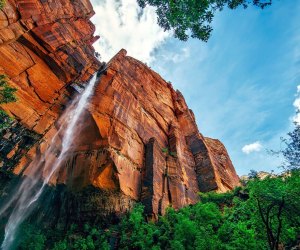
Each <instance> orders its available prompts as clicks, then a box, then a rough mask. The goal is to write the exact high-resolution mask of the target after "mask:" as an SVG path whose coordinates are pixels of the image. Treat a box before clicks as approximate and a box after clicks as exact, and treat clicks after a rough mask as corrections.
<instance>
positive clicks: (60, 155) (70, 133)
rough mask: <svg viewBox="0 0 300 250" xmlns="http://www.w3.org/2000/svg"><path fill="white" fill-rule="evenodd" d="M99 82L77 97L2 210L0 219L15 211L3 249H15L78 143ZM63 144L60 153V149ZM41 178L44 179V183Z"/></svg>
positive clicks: (11, 217)
mask: <svg viewBox="0 0 300 250" xmlns="http://www.w3.org/2000/svg"><path fill="white" fill-rule="evenodd" d="M96 80H97V76H96V74H95V75H94V76H93V78H92V79H91V80H90V82H89V84H88V86H87V87H86V89H85V90H84V91H83V93H82V94H81V95H80V96H77V98H75V99H74V101H73V102H72V103H71V104H70V106H69V107H68V108H67V109H66V111H65V112H64V113H63V115H62V118H61V120H63V122H62V124H61V126H60V128H59V129H58V131H57V133H56V135H55V136H54V137H53V139H52V140H51V142H50V143H49V146H48V148H47V150H46V151H45V153H44V154H43V155H42V156H41V157H39V158H38V159H36V160H35V161H33V162H32V163H31V165H30V166H29V168H28V169H29V170H28V171H27V175H28V176H27V177H26V178H24V179H23V181H22V183H21V184H20V186H19V188H18V189H17V191H16V192H15V194H14V195H13V197H12V198H11V199H10V200H9V201H8V202H6V204H5V205H4V206H3V207H2V208H1V209H0V216H2V215H3V213H4V212H6V211H7V210H8V209H13V210H12V212H11V214H10V217H9V219H8V222H7V224H6V227H5V235H4V240H3V243H2V246H1V249H3V250H8V249H11V248H13V247H12V245H13V242H14V240H15V237H16V233H17V229H18V227H19V226H20V224H21V223H22V222H23V221H24V220H25V219H26V218H27V217H28V216H29V214H30V213H31V212H32V210H33V208H34V205H35V203H36V201H37V200H38V199H39V197H40V196H41V194H42V193H43V190H44V188H45V187H46V185H47V184H48V183H49V181H50V180H51V178H53V177H54V175H55V173H57V171H58V170H59V168H60V166H61V165H62V163H63V161H64V160H65V159H66V156H67V153H68V151H69V149H70V148H71V146H72V144H73V142H74V139H75V138H74V134H75V132H76V130H78V128H79V126H80V125H81V123H80V117H81V115H82V114H83V111H84V109H85V107H86V106H87V104H88V101H89V97H90V96H91V94H92V93H93V88H94V86H95V83H96ZM59 142H61V143H59ZM60 144H61V149H60V150H58V149H57V145H60ZM25 174H26V173H25ZM42 176H43V177H42ZM41 177H42V178H43V181H42V182H41Z"/></svg>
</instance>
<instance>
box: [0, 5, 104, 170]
mask: <svg viewBox="0 0 300 250" xmlns="http://www.w3.org/2000/svg"><path fill="white" fill-rule="evenodd" d="M93 14H94V11H93V8H92V5H91V4H90V2H89V1H88V0H75V1H73V0H60V1H42V0H26V1H22V0H16V1H14V0H7V1H6V4H5V6H4V8H3V9H2V10H0V74H5V75H6V76H7V77H8V80H9V85H10V86H12V87H15V88H17V90H18V91H17V99H18V101H17V102H15V103H10V104H5V105H2V109H4V110H5V111H7V112H8V113H9V114H11V115H13V116H14V117H15V119H16V121H18V122H19V123H16V124H15V125H14V126H13V128H11V133H7V134H6V135H4V136H3V138H2V142H1V143H2V145H1V155H0V158H1V160H0V166H3V167H5V168H6V169H7V168H11V167H13V166H14V164H15V163H16V162H17V161H18V160H19V159H20V158H21V156H22V155H24V154H25V153H26V152H27V150H28V148H29V147H30V146H32V144H34V143H35V142H36V141H37V140H38V139H40V138H41V135H44V134H45V133H46V131H47V130H49V128H50V127H51V125H52V124H53V123H54V121H55V120H56V119H57V118H58V116H59V114H60V113H61V110H62V109H63V108H64V105H65V104H66V103H67V101H68V99H69V93H68V91H66V88H65V87H66V85H67V84H68V83H69V82H71V81H75V80H76V81H86V80H87V79H88V78H89V77H90V76H91V75H92V74H93V73H94V72H95V71H96V70H97V69H98V68H99V62H98V61H97V59H96V58H95V57H94V49H93V47H92V43H93V42H94V41H96V39H97V37H94V36H93V34H94V31H95V27H94V25H93V24H92V23H91V22H90V21H89V18H90V17H91V16H92V15H93ZM4 144H5V145H4Z"/></svg>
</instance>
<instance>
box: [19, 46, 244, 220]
mask: <svg viewBox="0 0 300 250" xmlns="http://www.w3.org/2000/svg"><path fill="white" fill-rule="evenodd" d="M83 120H84V123H83V126H82V128H81V129H80V130H78V131H77V134H78V136H77V138H76V142H75V143H74V145H73V147H72V152H71V153H70V154H69V158H68V159H67V161H66V162H64V163H63V166H62V167H61V171H60V172H59V173H58V174H57V178H56V180H52V181H53V183H59V184H65V185H66V186H67V187H68V189H69V190H71V191H73V192H79V193H81V192H82V190H85V189H86V188H90V187H93V188H95V189H96V190H98V191H99V192H100V193H101V192H104V193H106V194H109V193H111V194H113V195H112V196H110V195H103V196H101V199H100V198H99V199H97V198H93V199H89V203H90V204H89V206H91V207H93V212H91V210H90V211H89V213H95V214H97V211H99V213H100V214H103V211H110V212H113V210H114V212H116V213H122V212H124V211H126V210H127V209H129V208H130V207H131V205H130V206H127V205H126V204H133V203H134V202H135V201H141V202H142V203H144V204H145V207H146V212H147V213H148V215H149V216H150V217H154V218H156V217H157V216H158V215H159V214H163V213H164V211H165V209H166V207H168V206H172V207H174V208H176V209H177V208H181V207H183V206H185V205H188V204H193V203H195V202H197V201H198V199H199V198H198V193H199V192H207V191H212V190H215V191H218V192H225V191H227V190H231V189H233V188H234V187H235V186H237V185H239V178H238V176H237V175H236V172H235V170H234V167H233V165H232V163H231V161H230V158H229V156H228V153H227V151H226V149H225V147H224V146H223V144H222V143H221V142H220V141H218V140H215V139H210V138H206V137H203V135H202V134H201V133H199V131H198V128H197V125H196V122H195V117H194V114H193V112H192V111H191V110H190V109H189V108H188V106H187V104H186V102H185V100H184V98H183V96H182V94H181V93H180V92H179V91H175V90H174V89H173V88H172V85H171V84H170V83H167V82H166V81H164V80H163V79H162V78H161V77H160V76H159V75H158V74H157V73H155V72H154V71H152V70H151V69H150V68H149V67H147V66H146V65H145V64H143V63H141V62H139V61H137V60H136V59H134V58H131V57H129V56H126V51H125V50H121V51H120V52H119V53H118V54H117V55H116V56H115V57H114V58H113V59H112V60H111V61H110V63H109V64H108V68H107V70H106V74H104V75H102V76H101V77H100V79H99V82H98V84H97V87H96V89H95V93H94V95H93V97H92V100H91V104H90V106H89V107H87V110H86V113H85V115H84V118H83ZM55 131H56V128H55V126H53V127H52V128H51V129H50V130H49V132H48V133H47V134H46V135H45V136H44V142H43V143H42V144H41V145H39V146H38V147H35V148H33V149H32V150H30V151H29V154H27V155H26V157H23V158H22V159H21V162H20V164H19V166H18V167H17V168H16V169H15V173H19V172H21V171H23V170H24V168H26V166H28V164H29V163H30V162H31V160H32V159H33V158H35V157H37V156H38V155H39V154H40V152H41V153H42V152H43V150H44V149H45V148H46V145H47V141H49V138H51V137H52V136H53V134H54V133H55ZM57 150H59V145H58V148H57ZM112 197H113V198H112ZM125 197H126V199H125ZM124 200H126V203H125V204H122V201H124ZM93 201H94V202H95V204H97V205H95V204H94V205H92V204H91V203H93ZM79 203H80V202H79ZM81 203H82V202H81ZM112 208H114V209H112Z"/></svg>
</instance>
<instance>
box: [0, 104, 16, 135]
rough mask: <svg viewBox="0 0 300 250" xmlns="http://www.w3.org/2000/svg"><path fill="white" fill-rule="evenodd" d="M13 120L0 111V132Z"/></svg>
mask: <svg viewBox="0 0 300 250" xmlns="http://www.w3.org/2000/svg"><path fill="white" fill-rule="evenodd" d="M12 121H13V119H12V118H11V117H9V115H8V114H6V112H5V111H3V110H1V109H0V131H1V130H3V129H6V128H8V127H9V125H10V124H11V122H12Z"/></svg>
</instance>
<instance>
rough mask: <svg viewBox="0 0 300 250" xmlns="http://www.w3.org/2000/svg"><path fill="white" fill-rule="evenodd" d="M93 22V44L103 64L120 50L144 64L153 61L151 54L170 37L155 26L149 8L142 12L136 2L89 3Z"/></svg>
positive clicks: (151, 11) (117, 0)
mask: <svg viewBox="0 0 300 250" xmlns="http://www.w3.org/2000/svg"><path fill="white" fill-rule="evenodd" d="M92 4H93V7H94V10H95V12H96V14H95V15H94V17H93V18H92V21H93V23H94V24H95V25H96V34H97V35H100V39H99V40H98V41H97V42H96V43H95V44H94V47H95V49H96V50H97V51H98V52H99V53H100V54H101V57H102V60H105V61H108V60H109V59H110V58H111V57H112V56H114V55H115V54H116V53H117V52H118V51H119V50H120V49H122V48H124V49H126V50H127V52H128V55H130V56H133V57H135V58H137V59H139V60H141V61H143V62H147V63H150V62H151V61H153V59H154V58H153V55H152V52H153V50H154V49H155V48H157V47H158V46H159V45H161V44H162V43H163V42H164V41H165V39H166V38H167V37H169V36H170V34H169V33H167V32H164V31H163V29H162V28H160V27H159V26H158V24H157V16H156V14H155V10H154V8H152V7H146V8H145V9H144V10H141V9H140V8H139V6H138V4H137V1H136V0H105V1H103V0H92Z"/></svg>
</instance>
